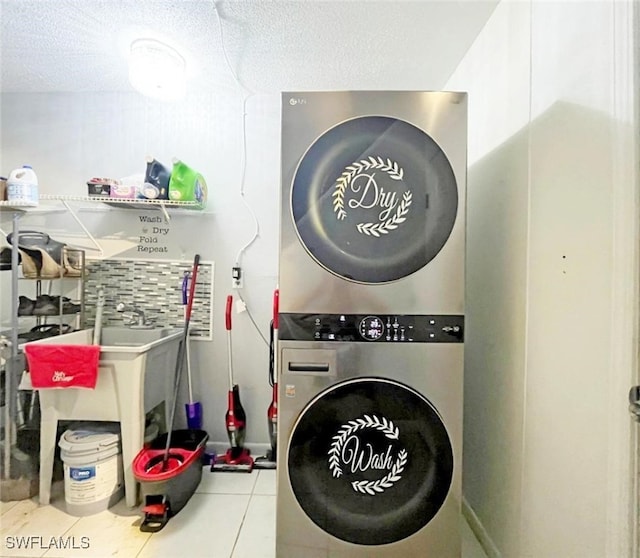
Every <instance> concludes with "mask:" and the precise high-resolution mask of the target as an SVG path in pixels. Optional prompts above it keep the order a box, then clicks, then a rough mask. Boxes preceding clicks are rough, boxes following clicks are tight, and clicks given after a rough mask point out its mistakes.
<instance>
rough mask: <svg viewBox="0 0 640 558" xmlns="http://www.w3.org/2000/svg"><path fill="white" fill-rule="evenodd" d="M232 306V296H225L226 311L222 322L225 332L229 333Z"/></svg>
mask: <svg viewBox="0 0 640 558" xmlns="http://www.w3.org/2000/svg"><path fill="white" fill-rule="evenodd" d="M232 304H233V296H231V295H229V296H227V309H226V310H225V313H224V321H225V325H226V328H227V331H231V305H232Z"/></svg>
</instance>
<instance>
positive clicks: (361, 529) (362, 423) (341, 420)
mask: <svg viewBox="0 0 640 558" xmlns="http://www.w3.org/2000/svg"><path fill="white" fill-rule="evenodd" d="M287 466H288V472H289V478H290V481H291V488H292V490H293V493H294V495H295V498H296V500H297V501H298V504H299V505H300V507H301V508H302V509H303V510H304V512H305V513H306V514H307V516H308V517H309V518H310V519H311V520H312V521H313V522H314V523H315V524H316V525H317V526H318V527H320V528H321V529H322V530H323V531H325V532H327V533H329V534H331V535H333V536H334V537H337V538H338V539H341V540H343V541H348V542H351V543H354V544H359V545H380V544H388V543H392V542H396V541H399V540H401V539H404V538H405V537H408V536H410V535H412V534H413V533H415V532H416V531H418V530H419V529H421V528H422V527H424V526H425V525H427V523H429V521H431V519H432V518H433V517H434V516H435V515H436V513H437V512H438V510H439V509H440V508H441V506H442V504H443V503H444V501H445V499H446V497H447V494H448V492H449V488H450V485H451V479H452V476H453V467H454V464H453V451H452V448H451V443H450V441H449V436H448V434H447V431H446V428H445V426H444V424H443V423H442V420H441V418H440V416H439V414H438V412H437V411H436V409H435V408H434V407H433V405H432V404H431V403H430V402H429V401H428V400H427V399H426V398H425V397H424V396H423V395H421V394H420V393H418V392H417V391H415V390H413V389H411V388H409V387H407V386H405V385H403V384H401V383H399V382H396V381H393V380H388V379H382V378H358V379H354V380H348V381H346V382H342V383H339V384H336V385H335V386H332V387H331V388H329V389H327V390H326V391H324V392H322V393H320V394H319V395H318V396H317V397H315V398H314V399H313V400H312V401H311V402H310V403H309V404H308V405H307V407H306V408H305V409H304V410H303V412H302V413H301V415H300V417H298V420H297V421H296V424H295V425H294V429H293V434H292V436H291V439H290V441H289V448H288V454H287Z"/></svg>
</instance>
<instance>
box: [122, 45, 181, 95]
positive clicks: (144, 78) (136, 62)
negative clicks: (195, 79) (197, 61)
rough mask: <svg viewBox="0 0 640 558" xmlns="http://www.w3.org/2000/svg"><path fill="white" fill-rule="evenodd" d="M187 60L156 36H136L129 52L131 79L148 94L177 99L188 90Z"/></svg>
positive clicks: (137, 88) (137, 87)
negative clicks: (144, 37)
mask: <svg viewBox="0 0 640 558" xmlns="http://www.w3.org/2000/svg"><path fill="white" fill-rule="evenodd" d="M185 81H186V62H185V59H184V58H183V57H182V56H181V55H180V53H179V52H178V51H177V50H175V49H174V48H173V47H170V46H169V45H167V44H165V43H163V42H161V41H158V40H156V39H136V40H135V41H133V43H131V49H130V53H129V82H130V83H131V85H132V86H133V87H134V89H136V90H137V91H139V92H140V93H142V94H143V95H146V96H147V97H153V98H156V99H163V100H177V99H180V98H182V97H184V95H185V92H186V83H185Z"/></svg>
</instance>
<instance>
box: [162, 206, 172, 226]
mask: <svg viewBox="0 0 640 558" xmlns="http://www.w3.org/2000/svg"><path fill="white" fill-rule="evenodd" d="M160 210H161V211H162V214H163V215H164V218H165V220H166V221H167V223H168V222H169V221H171V217H170V216H169V212H168V211H167V208H166V207H165V205H164V204H163V203H161V204H160Z"/></svg>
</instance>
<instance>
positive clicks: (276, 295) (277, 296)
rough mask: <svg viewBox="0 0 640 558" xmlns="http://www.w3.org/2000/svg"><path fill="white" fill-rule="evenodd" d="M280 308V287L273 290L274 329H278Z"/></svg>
mask: <svg viewBox="0 0 640 558" xmlns="http://www.w3.org/2000/svg"><path fill="white" fill-rule="evenodd" d="M279 308H280V289H276V290H275V291H273V329H278V310H279Z"/></svg>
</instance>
